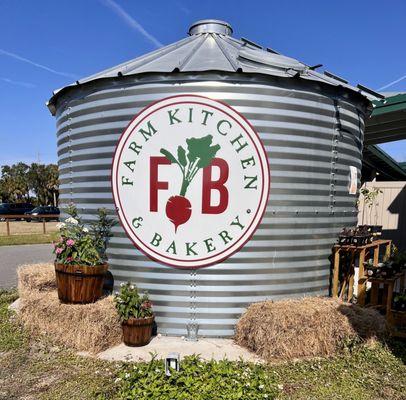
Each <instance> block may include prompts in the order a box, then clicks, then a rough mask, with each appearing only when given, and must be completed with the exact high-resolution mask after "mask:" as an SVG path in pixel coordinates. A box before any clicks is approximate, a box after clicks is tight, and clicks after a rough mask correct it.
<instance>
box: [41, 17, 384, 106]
mask: <svg viewBox="0 0 406 400" xmlns="http://www.w3.org/2000/svg"><path fill="white" fill-rule="evenodd" d="M231 34H232V28H231V26H230V25H229V24H228V23H227V22H224V21H218V20H202V21H197V22H196V23H194V24H192V25H191V27H190V29H189V36H188V37H186V38H184V39H181V40H179V41H177V42H175V43H172V44H169V45H167V46H164V47H161V48H159V49H157V50H154V51H152V52H150V53H147V54H144V55H142V56H139V57H136V58H134V59H131V60H129V61H125V62H123V63H121V64H119V65H117V66H114V67H111V68H108V69H105V70H103V71H101V72H98V73H96V74H93V75H91V76H89V77H86V78H83V79H79V80H78V81H76V82H75V83H73V84H71V85H68V86H66V87H64V88H62V89H60V90H57V91H55V92H54V94H53V96H52V97H51V99H50V100H49V102H48V106H49V108H50V109H51V112H52V110H53V109H54V108H55V107H54V105H55V102H56V100H57V97H58V96H59V95H60V94H61V92H64V91H65V89H68V88H70V87H74V86H77V85H82V84H87V83H89V82H93V81H96V80H100V79H109V78H117V77H119V76H131V75H137V74H144V73H148V72H151V73H172V72H175V73H176V72H182V73H188V72H190V73H197V72H209V71H216V72H222V71H224V72H231V73H232V72H235V73H247V74H263V75H270V76H277V77H286V78H292V77H300V78H303V79H305V80H311V81H316V82H322V83H325V84H328V85H332V86H341V87H344V88H346V89H348V90H350V91H352V92H357V93H359V94H361V95H363V96H364V97H367V98H369V99H370V100H376V99H377V98H378V95H377V96H375V95H374V92H373V91H371V90H365V89H367V88H364V87H363V86H361V87H354V86H352V85H350V84H348V83H347V81H345V80H344V79H342V78H339V77H337V76H336V75H334V74H332V73H329V72H327V73H325V74H323V73H319V72H317V71H315V70H313V69H312V68H311V67H310V66H308V65H306V64H304V63H302V62H300V61H298V60H296V59H294V58H291V57H287V56H284V55H281V54H278V53H277V52H275V51H274V50H271V51H268V49H264V48H262V47H261V46H260V45H258V44H256V43H254V42H252V41H250V40H248V39H240V40H238V39H236V38H233V37H232V36H230V35H231Z"/></svg>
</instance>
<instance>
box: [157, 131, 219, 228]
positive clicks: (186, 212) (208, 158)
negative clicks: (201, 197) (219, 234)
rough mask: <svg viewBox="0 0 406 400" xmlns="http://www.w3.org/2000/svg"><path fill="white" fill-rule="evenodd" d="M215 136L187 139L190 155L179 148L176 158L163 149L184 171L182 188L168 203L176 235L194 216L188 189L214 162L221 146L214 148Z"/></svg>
mask: <svg viewBox="0 0 406 400" xmlns="http://www.w3.org/2000/svg"><path fill="white" fill-rule="evenodd" d="M212 140H213V136H212V135H207V136H204V137H201V138H189V139H186V144H187V149H188V153H187V155H186V151H185V149H184V148H183V147H182V146H178V152H177V156H178V158H176V157H175V156H174V155H173V154H172V153H170V152H169V151H168V150H165V149H161V153H162V154H163V155H164V156H165V157H166V158H167V159H168V160H169V161H170V162H171V163H175V164H177V165H178V166H179V168H180V170H181V171H182V187H181V188H180V193H179V195H178V196H171V197H170V198H169V199H168V201H167V203H166V208H165V212H166V216H167V217H168V219H169V220H170V221H171V222H172V223H173V225H174V226H175V233H176V231H177V229H178V227H179V226H180V225H183V224H185V223H186V222H187V221H189V219H190V216H191V215H192V205H191V204H190V201H189V200H188V199H187V198H186V197H185V196H186V192H187V189H188V187H189V185H190V183H191V182H192V180H193V178H194V177H195V176H196V174H197V173H198V171H199V170H200V169H202V168H204V167H207V166H208V165H210V164H211V162H212V161H213V158H214V157H215V156H216V153H217V152H218V151H219V149H220V145H218V144H216V145H215V146H212V145H211V143H212Z"/></svg>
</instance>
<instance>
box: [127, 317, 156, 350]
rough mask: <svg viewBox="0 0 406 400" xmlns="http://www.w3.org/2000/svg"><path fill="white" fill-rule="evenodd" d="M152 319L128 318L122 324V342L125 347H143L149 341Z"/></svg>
mask: <svg viewBox="0 0 406 400" xmlns="http://www.w3.org/2000/svg"><path fill="white" fill-rule="evenodd" d="M153 324H154V317H153V316H152V317H149V318H129V319H128V320H127V321H124V322H122V324H121V326H122V328H123V340H124V343H125V344H126V345H127V346H134V347H136V346H145V345H146V344H148V343H149V342H150V341H151V336H152V327H153Z"/></svg>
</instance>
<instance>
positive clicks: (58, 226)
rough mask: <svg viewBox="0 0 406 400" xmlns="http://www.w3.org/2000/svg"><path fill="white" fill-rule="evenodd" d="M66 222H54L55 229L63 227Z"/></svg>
mask: <svg viewBox="0 0 406 400" xmlns="http://www.w3.org/2000/svg"><path fill="white" fill-rule="evenodd" d="M65 226H66V224H65V223H64V222H59V223H57V224H56V229H62V228H65Z"/></svg>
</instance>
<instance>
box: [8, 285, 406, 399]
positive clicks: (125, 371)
mask: <svg viewBox="0 0 406 400" xmlns="http://www.w3.org/2000/svg"><path fill="white" fill-rule="evenodd" d="M15 298H16V292H15V291H0V398H5V399H23V398H24V399H26V400H34V399H35V400H62V399H64V400H65V399H72V400H81V399H83V400H89V399H96V400H102V399H104V400H108V399H117V400H120V399H121V400H124V399H137V400H144V399H148V400H150V399H154V400H167V399H168V400H169V399H176V400H186V399H187V400H189V399H190V400H192V399H193V400H199V399H204V400H220V399H227V400H229V399H230V400H232V399H241V400H245V399H255V400H257V399H258V400H259V399H268V400H270V399H276V398H277V399H279V400H288V399H289V400H295V399H297V400H299V399H301V400H302V399H312V400H319V399H320V400H330V399H331V400H333V399H334V400H361V399H362V400H368V399H370V400H372V399H391V400H401V399H405V393H406V367H405V361H406V346H405V342H400V341H392V342H390V343H388V344H387V345H385V344H380V343H378V342H377V343H376V344H374V345H369V346H367V345H361V344H354V343H348V345H347V346H346V348H345V350H344V352H343V353H342V354H341V355H339V356H334V357H331V358H318V359H311V360H304V361H303V360H302V361H296V362H295V361H289V362H283V363H279V364H270V365H254V364H252V363H244V362H231V361H225V360H224V361H219V362H215V361H212V362H203V361H201V360H199V359H198V358H197V357H187V358H185V359H183V360H182V361H181V371H180V372H179V373H177V374H176V373H175V374H174V375H173V376H172V377H171V378H167V377H166V376H165V371H164V365H163V362H162V361H160V360H155V359H153V360H152V361H151V362H144V363H137V364H136V363H122V364H117V363H112V362H107V361H101V360H96V359H93V358H83V357H79V356H77V355H75V354H73V353H72V352H70V351H68V350H66V349H64V348H62V347H58V346H55V344H53V343H51V342H49V340H48V339H46V338H42V339H34V338H29V337H28V336H27V334H26V333H25V332H24V330H23V329H22V328H21V326H20V325H19V324H18V321H17V320H16V318H15V315H14V313H13V312H11V311H9V310H8V305H9V303H10V302H12V301H13V300H14V299H15ZM298 340H300V338H298Z"/></svg>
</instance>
